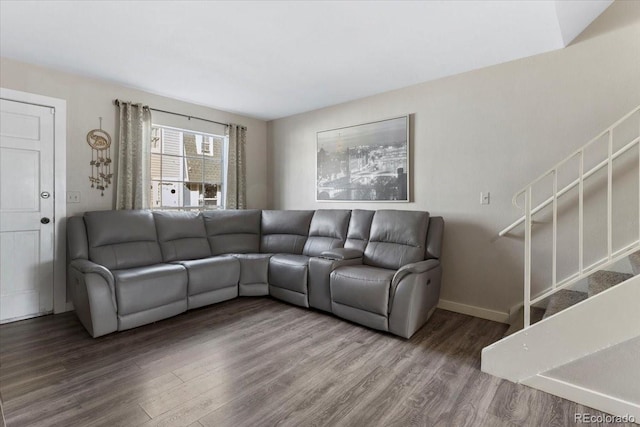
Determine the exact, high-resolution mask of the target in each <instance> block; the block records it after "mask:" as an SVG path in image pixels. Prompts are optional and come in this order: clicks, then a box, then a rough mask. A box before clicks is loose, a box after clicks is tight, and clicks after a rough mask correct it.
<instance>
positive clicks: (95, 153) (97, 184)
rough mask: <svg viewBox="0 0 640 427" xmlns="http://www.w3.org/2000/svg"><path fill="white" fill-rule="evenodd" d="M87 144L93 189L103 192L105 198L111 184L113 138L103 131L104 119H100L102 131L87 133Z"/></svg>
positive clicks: (90, 179) (96, 130) (94, 130)
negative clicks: (106, 190)
mask: <svg viewBox="0 0 640 427" xmlns="http://www.w3.org/2000/svg"><path fill="white" fill-rule="evenodd" d="M87 144H89V146H90V147H91V161H90V162H89V164H90V165H91V176H90V177H89V181H90V182H91V188H96V189H98V190H100V191H101V193H100V195H101V196H104V190H105V189H106V188H109V185H110V184H111V178H112V177H113V174H112V173H111V136H110V135H109V134H108V133H107V132H106V131H104V130H102V117H100V129H93V130H90V131H89V133H87Z"/></svg>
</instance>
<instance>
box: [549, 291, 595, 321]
mask: <svg viewBox="0 0 640 427" xmlns="http://www.w3.org/2000/svg"><path fill="white" fill-rule="evenodd" d="M587 297H588V295H587V293H586V292H580V291H572V290H569V289H562V290H561V291H558V292H556V293H555V294H553V295H552V296H551V298H550V299H549V305H548V306H547V311H545V313H544V316H542V318H543V319H546V318H547V317H550V316H553V315H554V314H556V313H559V312H561V311H562V310H564V309H565V308H567V307H571V306H572V305H574V304H577V303H579V302H580V301H583V300H586V299H587Z"/></svg>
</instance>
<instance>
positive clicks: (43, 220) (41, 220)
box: [40, 217, 51, 224]
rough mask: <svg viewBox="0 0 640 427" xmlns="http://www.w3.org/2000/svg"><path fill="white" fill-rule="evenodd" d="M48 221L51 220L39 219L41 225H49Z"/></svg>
mask: <svg viewBox="0 0 640 427" xmlns="http://www.w3.org/2000/svg"><path fill="white" fill-rule="evenodd" d="M50 221H51V220H50V219H49V218H46V217H45V218H41V219H40V222H41V223H43V224H49V222H50Z"/></svg>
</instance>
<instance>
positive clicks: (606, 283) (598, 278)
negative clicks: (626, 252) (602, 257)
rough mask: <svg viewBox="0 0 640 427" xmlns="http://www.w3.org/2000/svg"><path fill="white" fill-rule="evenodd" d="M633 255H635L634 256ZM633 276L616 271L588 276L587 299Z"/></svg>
mask: <svg viewBox="0 0 640 427" xmlns="http://www.w3.org/2000/svg"><path fill="white" fill-rule="evenodd" d="M634 255H635V254H634ZM632 277H633V274H627V273H618V272H616V271H606V270H603V271H598V272H596V273H593V274H592V275H591V276H589V297H592V296H594V295H596V294H599V293H600V292H602V291H606V290H607V289H609V288H611V287H613V286H615V285H617V284H619V283H622V282H624V281H626V280H629V279H631V278H632Z"/></svg>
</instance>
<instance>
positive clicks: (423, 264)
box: [391, 259, 440, 288]
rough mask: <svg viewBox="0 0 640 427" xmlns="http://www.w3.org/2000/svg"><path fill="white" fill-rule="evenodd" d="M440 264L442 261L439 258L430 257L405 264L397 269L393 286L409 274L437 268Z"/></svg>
mask: <svg viewBox="0 0 640 427" xmlns="http://www.w3.org/2000/svg"><path fill="white" fill-rule="evenodd" d="M439 265H440V261H439V260H437V259H428V260H425V261H418V262H414V263H411V264H407V265H403V266H402V267H400V269H399V270H398V271H396V274H394V275H393V280H392V282H391V287H392V288H393V287H396V286H398V283H400V280H402V278H403V277H405V276H407V275H409V274H420V273H426V272H427V271H429V270H433V269H434V268H437V267H438V266H439Z"/></svg>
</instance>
